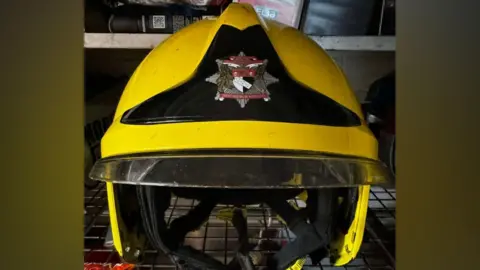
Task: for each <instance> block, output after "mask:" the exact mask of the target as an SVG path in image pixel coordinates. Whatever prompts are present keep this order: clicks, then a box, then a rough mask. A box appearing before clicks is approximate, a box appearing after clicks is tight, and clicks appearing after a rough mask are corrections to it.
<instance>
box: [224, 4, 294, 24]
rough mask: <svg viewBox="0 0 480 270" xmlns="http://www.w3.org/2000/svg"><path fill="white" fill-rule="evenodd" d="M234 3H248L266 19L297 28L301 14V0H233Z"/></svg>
mask: <svg viewBox="0 0 480 270" xmlns="http://www.w3.org/2000/svg"><path fill="white" fill-rule="evenodd" d="M233 2H236V3H248V4H250V5H252V6H253V7H254V8H255V10H256V11H257V13H258V14H259V15H260V16H262V17H264V18H267V19H271V20H275V21H278V22H281V23H283V24H285V25H288V26H291V27H294V28H298V27H299V25H300V17H301V14H302V8H303V0H233Z"/></svg>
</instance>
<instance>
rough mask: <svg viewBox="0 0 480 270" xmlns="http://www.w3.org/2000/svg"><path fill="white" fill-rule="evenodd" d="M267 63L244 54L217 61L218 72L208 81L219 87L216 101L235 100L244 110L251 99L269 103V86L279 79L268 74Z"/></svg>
mask: <svg viewBox="0 0 480 270" xmlns="http://www.w3.org/2000/svg"><path fill="white" fill-rule="evenodd" d="M267 63H268V60H260V59H258V58H256V57H253V56H246V55H245V54H244V53H243V52H241V53H240V54H239V55H237V56H230V57H228V58H227V59H223V60H220V59H219V60H217V64H218V72H217V73H215V74H213V75H212V76H210V77H208V78H207V79H206V81H207V82H211V83H214V84H216V85H217V86H218V91H217V95H216V96H215V100H218V101H223V100H225V99H235V100H237V102H238V103H239V104H240V107H242V108H244V107H245V105H247V103H248V101H249V100H250V99H263V100H264V101H269V100H270V93H269V92H268V90H267V86H268V85H270V84H272V83H275V82H278V79H277V78H275V77H273V76H272V75H270V74H269V73H268V72H266V67H267Z"/></svg>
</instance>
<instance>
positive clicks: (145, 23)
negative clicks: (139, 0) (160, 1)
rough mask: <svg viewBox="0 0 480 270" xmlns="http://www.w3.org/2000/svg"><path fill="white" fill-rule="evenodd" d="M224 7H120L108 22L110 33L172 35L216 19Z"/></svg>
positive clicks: (114, 11)
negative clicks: (202, 21) (205, 20)
mask: <svg viewBox="0 0 480 270" xmlns="http://www.w3.org/2000/svg"><path fill="white" fill-rule="evenodd" d="M224 8H225V7H224V6H204V7H194V6H187V5H183V6H180V5H171V6H168V7H146V6H138V5H137V6H122V7H118V8H116V9H115V10H113V13H112V14H111V15H110V18H109V20H108V29H109V32H111V33H162V34H172V33H175V32H177V31H179V30H180V29H182V28H184V27H186V26H188V25H190V24H192V23H194V22H197V21H200V20H204V19H210V18H216V17H217V16H219V15H220V14H221V13H222V11H223V9H224Z"/></svg>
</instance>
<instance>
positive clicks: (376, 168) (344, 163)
mask: <svg viewBox="0 0 480 270" xmlns="http://www.w3.org/2000/svg"><path fill="white" fill-rule="evenodd" d="M90 177H91V178H92V179H95V180H99V181H106V182H113V183H119V184H135V185H153V186H171V187H197V188H242V189H245V188H246V189H257V188H261V189H264V188H280V189H281V188H322V187H351V186H358V185H373V184H388V183H390V179H391V176H390V173H389V171H388V169H387V168H386V167H385V166H384V165H383V164H382V163H381V162H379V161H376V160H370V159H363V158H355V157H345V156H332V155H325V154H301V153H295V152H287V153H285V152H282V153H259V152H239V151H235V152H232V151H226V152H225V151H208V152H197V153H179V154H146V155H145V154H144V155H139V156H125V157H112V158H104V159H100V160H98V161H97V162H96V163H95V165H94V166H93V168H92V170H91V172H90Z"/></svg>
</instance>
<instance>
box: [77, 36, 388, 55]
mask: <svg viewBox="0 0 480 270" xmlns="http://www.w3.org/2000/svg"><path fill="white" fill-rule="evenodd" d="M169 36H170V34H110V33H85V34H84V43H83V45H84V48H87V49H153V48H155V47H156V46H157V45H158V44H159V43H161V42H162V41H164V40H166V39H167V38H168V37H169ZM310 38H311V39H312V40H313V41H315V42H316V43H317V44H319V45H320V46H322V48H324V49H325V50H331V51H395V42H396V39H395V37H394V36H325V37H320V36H310Z"/></svg>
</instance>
